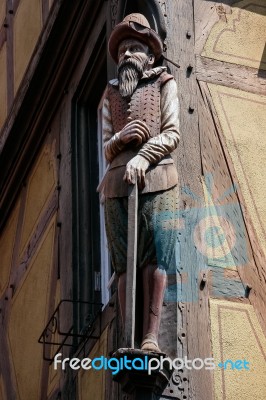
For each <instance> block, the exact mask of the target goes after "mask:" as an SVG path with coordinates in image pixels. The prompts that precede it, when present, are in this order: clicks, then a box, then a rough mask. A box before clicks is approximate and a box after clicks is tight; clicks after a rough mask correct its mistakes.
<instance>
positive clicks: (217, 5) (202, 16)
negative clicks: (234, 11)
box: [194, 0, 234, 54]
mask: <svg viewBox="0 0 266 400" xmlns="http://www.w3.org/2000/svg"><path fill="white" fill-rule="evenodd" d="M233 2H234V0H224V1H219V0H217V1H211V0H208V1H206V0H194V15H195V54H201V52H202V50H203V48H204V45H205V43H206V40H207V39H208V36H209V33H210V32H211V30H212V28H213V26H214V24H215V23H216V22H217V21H219V20H220V19H221V20H223V21H226V18H227V17H226V15H227V14H231V7H230V4H232V3H233Z"/></svg>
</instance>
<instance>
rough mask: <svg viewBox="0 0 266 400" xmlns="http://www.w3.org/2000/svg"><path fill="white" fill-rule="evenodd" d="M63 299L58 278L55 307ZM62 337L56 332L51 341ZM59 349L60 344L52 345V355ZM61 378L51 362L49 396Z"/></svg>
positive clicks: (58, 341) (58, 340)
mask: <svg viewBox="0 0 266 400" xmlns="http://www.w3.org/2000/svg"><path fill="white" fill-rule="evenodd" d="M60 299H61V284H60V280H59V279H58V280H57V285H56V291H55V302H54V309H55V308H56V307H57V306H58V304H59V302H60ZM61 340H62V338H61V337H60V336H59V334H58V332H56V333H54V334H53V335H52V338H51V342H55V343H60V341H61ZM57 349H58V345H52V346H51V356H52V355H53V354H55V353H56V350H57ZM59 380H60V370H59V369H57V370H55V369H54V365H53V364H51V365H50V367H49V377H48V389H47V396H48V397H49V395H50V394H51V393H52V391H53V390H54V389H55V388H56V387H58V385H59Z"/></svg>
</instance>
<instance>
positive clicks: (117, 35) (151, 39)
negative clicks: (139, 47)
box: [108, 22, 163, 64]
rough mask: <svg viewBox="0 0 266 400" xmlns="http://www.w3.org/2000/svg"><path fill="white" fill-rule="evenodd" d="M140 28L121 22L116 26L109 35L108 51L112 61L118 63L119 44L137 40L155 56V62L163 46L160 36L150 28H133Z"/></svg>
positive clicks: (133, 24)
mask: <svg viewBox="0 0 266 400" xmlns="http://www.w3.org/2000/svg"><path fill="white" fill-rule="evenodd" d="M136 26H138V27H142V26H141V25H139V24H135V23H132V22H131V23H129V22H121V23H120V24H118V25H117V26H116V27H115V28H114V30H113V32H112V33H111V35H110V39H109V43H108V49H109V53H110V55H111V57H112V59H113V60H114V61H115V63H116V64H117V63H118V48H119V45H120V43H121V42H122V41H123V40H126V39H137V40H139V41H140V42H142V43H144V44H146V45H147V46H148V47H149V48H150V50H151V51H152V53H153V54H154V56H155V61H157V60H158V59H159V58H160V57H161V55H162V52H163V45H162V41H161V39H160V36H159V35H158V34H157V33H156V32H155V31H154V30H153V29H150V28H146V27H143V29H135V27H136Z"/></svg>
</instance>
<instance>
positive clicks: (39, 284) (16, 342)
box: [8, 218, 56, 400]
mask: <svg viewBox="0 0 266 400" xmlns="http://www.w3.org/2000/svg"><path fill="white" fill-rule="evenodd" d="M55 225H56V222H55V218H54V219H53V220H52V221H51V223H50V225H49V227H48V228H47V230H46V232H45V233H44V235H43V238H42V242H41V243H40V245H39V248H38V250H37V251H36V254H35V256H34V259H33V260H32V262H31V264H30V265H29V267H28V271H27V274H26V276H25V278H24V280H23V282H22V283H21V286H20V287H19V288H18V289H17V291H16V293H15V295H14V297H13V299H12V305H11V311H10V321H9V325H8V339H9V345H10V352H11V357H12V361H13V365H14V370H15V376H16V380H17V385H18V390H19V399H20V400H30V399H32V400H33V399H39V398H40V397H41V396H40V380H41V372H42V365H43V360H42V346H41V345H40V344H39V343H38V338H39V336H40V334H41V332H42V331H43V329H44V327H45V324H46V321H47V311H48V310H47V303H48V297H49V291H50V290H49V288H50V277H51V270H52V265H53V261H52V260H53V247H54V235H55Z"/></svg>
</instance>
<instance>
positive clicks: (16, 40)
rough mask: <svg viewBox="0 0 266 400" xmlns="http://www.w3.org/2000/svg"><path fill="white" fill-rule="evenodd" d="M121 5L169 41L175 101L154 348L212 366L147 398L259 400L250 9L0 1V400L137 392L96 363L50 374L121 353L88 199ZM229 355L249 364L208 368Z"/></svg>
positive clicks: (177, 376) (259, 91)
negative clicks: (166, 266) (168, 268)
mask: <svg viewBox="0 0 266 400" xmlns="http://www.w3.org/2000/svg"><path fill="white" fill-rule="evenodd" d="M130 12H141V13H143V14H144V15H145V16H146V17H147V18H148V20H149V22H150V23H151V25H152V26H153V27H156V26H157V29H159V33H161V32H160V29H161V30H162V34H163V32H164V31H165V32H166V40H165V55H166V57H167V58H168V59H170V60H171V61H172V62H173V63H174V64H173V63H170V62H169V63H167V62H166V61H164V62H165V65H167V66H168V68H169V70H170V72H171V73H172V74H173V75H174V76H175V79H176V81H177V84H178V90H179V101H180V132H181V141H180V144H179V148H178V150H177V152H176V153H175V154H174V159H175V162H176V164H177V166H178V171H179V178H180V209H179V210H177V216H176V217H177V218H179V219H180V229H179V231H178V232H177V247H176V248H177V251H176V253H177V255H176V270H175V271H172V272H171V274H169V275H168V286H167V290H166V294H165V301H164V307H163V316H162V323H161V331H160V343H159V344H160V347H161V349H162V351H163V352H165V353H166V354H167V355H168V356H170V357H171V358H172V359H174V358H176V357H179V358H182V359H183V358H184V357H185V356H187V357H188V358H189V359H191V360H192V359H195V358H202V359H205V358H207V357H213V358H214V360H215V363H216V364H217V367H216V368H215V370H214V371H210V370H205V369H204V368H202V369H192V370H190V369H186V368H183V369H180V370H179V371H176V372H174V373H173V375H172V376H171V378H170V381H169V383H168V384H167V385H166V386H165V388H163V390H162V391H161V393H159V394H158V393H157V394H156V395H152V394H151V395H150V396H151V397H149V398H154V399H155V398H156V399H180V400H181V399H182V400H185V399H195V400H214V399H217V400H224V399H226V400H232V399H234V398H239V399H241V400H248V399H251V398H252V399H256V400H264V399H265V398H266V380H265V374H266V363H265V359H266V339H265V334H266V312H265V310H266V291H265V283H266V267H265V265H266V263H265V254H266V236H265V229H266V217H265V216H266V202H265V187H266V185H265V178H266V175H265V174H266V173H265V161H266V159H265V157H266V156H265V154H266V137H265V126H266V112H265V110H266V51H265V40H266V22H265V21H266V4H265V1H264V0H241V1H234V0H224V1H222V0H221V1H218V0H217V1H215V0H214V1H211V0H210V1H209V0H142V1H141V0H135V1H133V0H98V1H94V0H86V1H82V0H76V1H71V0H6V1H4V0H1V3H0V96H1V106H0V128H1V132H0V171H1V172H0V354H1V357H0V399H1V400H2V399H3V400H13V399H14V400H15V399H20V400H37V399H49V400H55V399H73V400H74V399H79V400H85V399H93V400H96V399H97V400H98V399H99V400H107V399H108V400H116V399H133V398H134V394H125V393H124V392H123V390H122V388H121V385H120V384H119V383H117V382H115V381H114V380H113V379H112V373H111V371H105V370H104V369H101V370H100V371H94V370H89V371H86V370H84V369H80V370H73V369H71V368H69V367H67V368H66V369H65V370H62V368H61V366H58V369H55V368H54V364H53V358H54V356H55V355H56V354H59V353H62V358H63V357H77V358H84V357H89V358H91V359H93V358H94V357H100V356H105V357H110V356H111V355H112V354H113V352H114V351H115V350H117V349H118V348H119V347H122V346H123V332H122V327H121V321H120V317H119V311H118V306H117V298H116V279H115V277H114V275H113V270H112V266H111V263H110V260H109V255H108V250H107V245H106V237H105V230H104V221H103V204H102V201H101V199H100V198H99V195H98V193H97V192H96V189H97V186H98V183H99V181H100V180H101V178H102V176H103V175H104V172H105V169H106V162H105V160H104V157H103V149H102V136H101V106H102V101H103V98H104V91H105V88H106V84H107V82H108V80H109V79H111V78H113V77H114V76H115V73H116V68H115V66H114V64H113V63H112V61H111V59H110V57H109V55H108V53H107V41H108V37H109V35H110V32H111V30H112V28H113V27H114V26H115V24H116V23H117V22H120V21H121V20H122V19H123V16H124V15H126V14H128V13H130ZM176 65H179V66H180V68H177V66H176ZM169 218H170V217H169ZM170 219H171V218H170ZM167 222H169V221H167V220H166V224H167ZM244 359H245V360H246V361H247V362H249V369H250V370H249V371H248V370H245V369H242V370H238V369H237V368H234V369H232V365H231V364H230V363H229V365H230V368H229V367H228V370H227V369H226V368H225V367H223V368H222V367H219V366H218V363H220V362H221V363H225V362H226V360H233V361H237V360H244ZM243 365H244V364H243ZM143 398H145V397H143Z"/></svg>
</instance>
